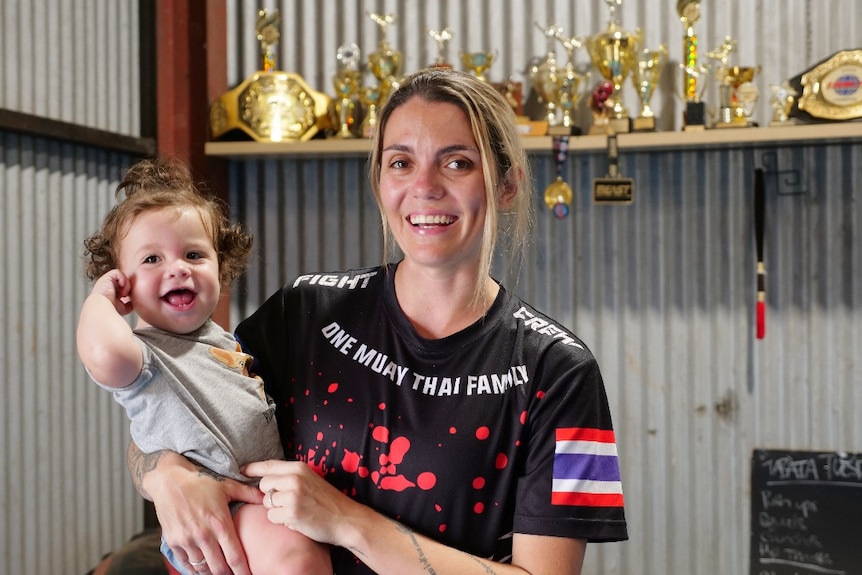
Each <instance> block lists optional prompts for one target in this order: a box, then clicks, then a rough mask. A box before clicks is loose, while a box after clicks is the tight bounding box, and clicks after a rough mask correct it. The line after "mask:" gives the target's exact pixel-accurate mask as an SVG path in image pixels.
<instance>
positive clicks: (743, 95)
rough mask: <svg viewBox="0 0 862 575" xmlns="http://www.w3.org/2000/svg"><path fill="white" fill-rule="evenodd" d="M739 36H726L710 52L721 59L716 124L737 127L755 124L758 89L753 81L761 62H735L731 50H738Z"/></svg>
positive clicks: (713, 57) (709, 53)
mask: <svg viewBox="0 0 862 575" xmlns="http://www.w3.org/2000/svg"><path fill="white" fill-rule="evenodd" d="M736 44H737V43H736V40H734V39H733V38H731V37H730V36H726V37H725V38H724V41H723V42H722V43H721V45H720V46H719V47H718V48H716V49H715V50H712V51H711V52H708V53H707V57H708V58H710V59H711V60H715V61H716V62H718V67H717V69H716V75H717V77H718V80H719V87H718V89H719V115H718V120H717V121H716V122H715V127H716V128H736V127H743V128H744V127H746V126H750V125H751V114H752V112H753V111H754V106H755V105H756V104H757V98H758V90H757V87H756V86H755V85H754V84H753V83H752V81H753V80H754V77H755V76H756V75H757V73H758V72H759V71H760V67H759V66H731V65H730V64H729V62H728V60H729V59H730V54H731V53H732V52H735V51H736Z"/></svg>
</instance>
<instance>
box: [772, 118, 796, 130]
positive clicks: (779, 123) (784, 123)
mask: <svg viewBox="0 0 862 575" xmlns="http://www.w3.org/2000/svg"><path fill="white" fill-rule="evenodd" d="M797 124H799V122H797V121H796V119H795V118H787V119H786V120H773V121H771V122H769V127H770V128H774V127H776V126H796V125H797Z"/></svg>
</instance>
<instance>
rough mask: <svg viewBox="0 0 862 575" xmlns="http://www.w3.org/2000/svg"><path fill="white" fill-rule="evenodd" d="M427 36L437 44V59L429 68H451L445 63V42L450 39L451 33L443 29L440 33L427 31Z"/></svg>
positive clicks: (450, 65)
mask: <svg viewBox="0 0 862 575" xmlns="http://www.w3.org/2000/svg"><path fill="white" fill-rule="evenodd" d="M428 35H429V36H431V38H433V39H434V41H435V42H437V58H435V59H434V63H433V64H431V66H430V67H431V68H451V67H452V64H449V63H448V62H446V42H448V41H449V40H451V39H452V32H450V31H449V28H443V30H441V31H439V32H438V31H436V30H428Z"/></svg>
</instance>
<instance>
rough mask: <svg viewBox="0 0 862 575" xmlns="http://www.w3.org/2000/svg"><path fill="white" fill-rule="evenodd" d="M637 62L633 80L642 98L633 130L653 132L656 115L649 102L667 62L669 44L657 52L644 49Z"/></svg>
mask: <svg viewBox="0 0 862 575" xmlns="http://www.w3.org/2000/svg"><path fill="white" fill-rule="evenodd" d="M635 60H636V62H637V67H636V68H635V69H634V75H633V76H632V79H633V80H634V84H635V88H636V89H637V92H638V96H639V97H640V101H641V113H640V114H639V115H638V117H637V118H635V119H634V120H633V121H632V130H634V131H635V132H652V131H654V130H655V129H656V126H655V113H654V112H653V111H652V108H651V107H650V105H649V102H650V99H651V98H652V95H653V92H654V91H655V87H656V86H657V85H658V80H659V77H660V76H661V71H662V69H664V65H665V63H666V62H667V44H664V43H662V44H659V46H658V49H656V50H649V49H646V48H644V49H643V50H641V51H640V52H638V53H637V55H636V57H635Z"/></svg>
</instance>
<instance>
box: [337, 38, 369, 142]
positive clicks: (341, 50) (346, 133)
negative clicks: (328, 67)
mask: <svg viewBox="0 0 862 575" xmlns="http://www.w3.org/2000/svg"><path fill="white" fill-rule="evenodd" d="M335 57H336V59H337V60H338V67H337V69H336V71H335V74H334V75H333V77H332V85H333V86H334V87H335V94H336V97H337V99H336V101H335V112H336V116H337V117H338V122H337V126H338V131H337V132H336V133H335V135H336V137H338V138H355V137H356V131H357V128H358V122H357V118H358V117H359V109H358V106H357V105H356V98H357V96H358V95H359V91H360V89H361V88H362V86H361V84H362V72H361V71H360V59H361V56H360V52H359V46H357V45H356V44H343V45H342V46H339V47H338V51H337V52H336V55H335Z"/></svg>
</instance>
